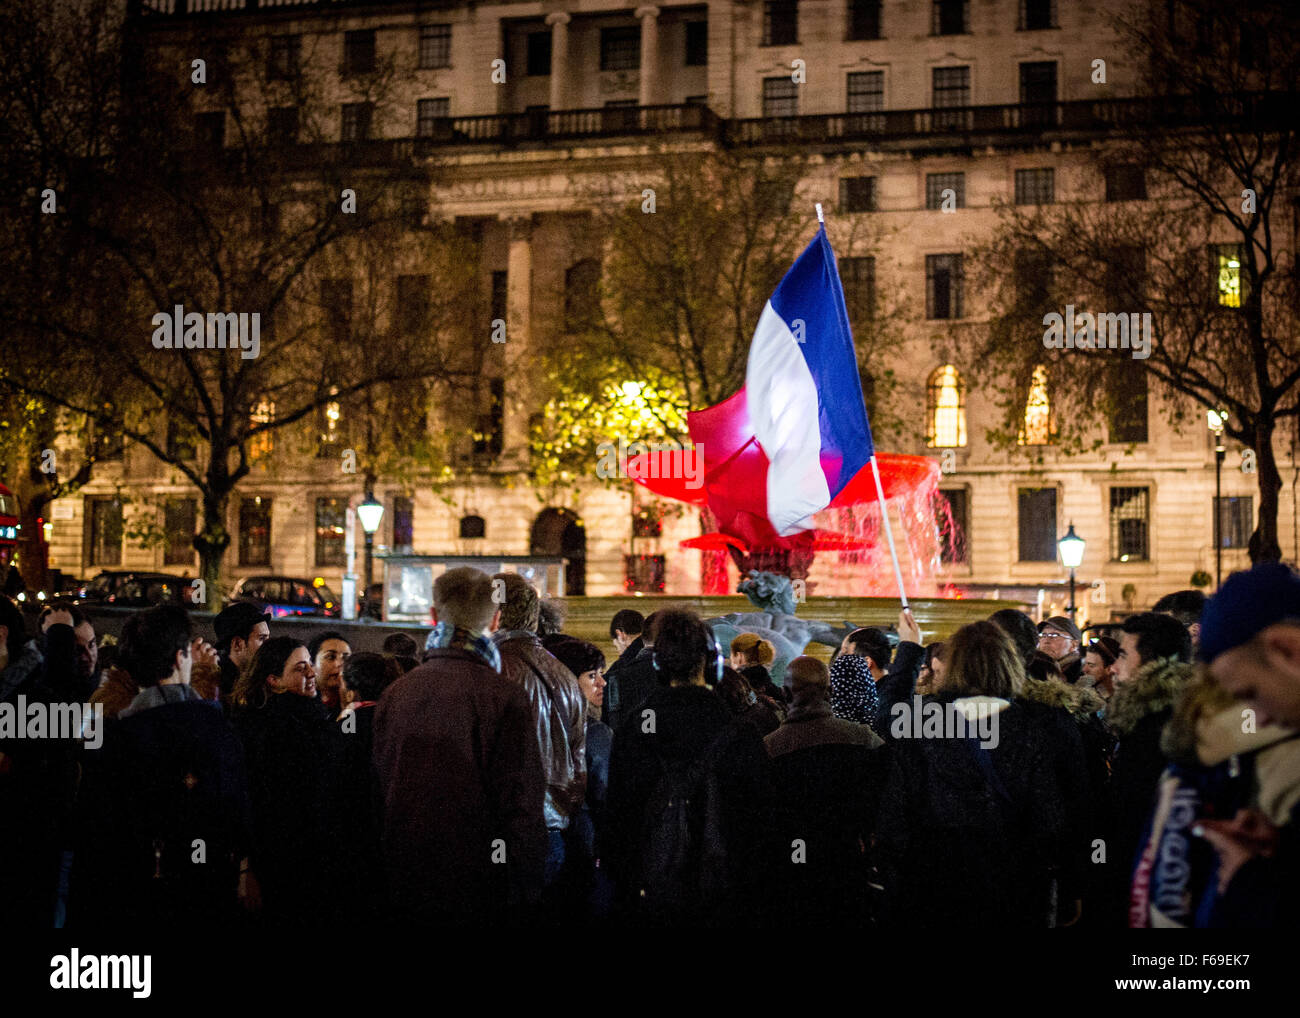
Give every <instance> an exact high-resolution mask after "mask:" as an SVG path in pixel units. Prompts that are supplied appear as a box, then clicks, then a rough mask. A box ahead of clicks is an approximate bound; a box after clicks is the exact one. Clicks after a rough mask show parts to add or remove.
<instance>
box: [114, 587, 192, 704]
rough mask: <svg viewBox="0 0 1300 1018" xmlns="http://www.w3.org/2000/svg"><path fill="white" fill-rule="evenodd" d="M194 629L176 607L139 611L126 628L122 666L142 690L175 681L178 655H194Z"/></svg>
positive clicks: (120, 657)
mask: <svg viewBox="0 0 1300 1018" xmlns="http://www.w3.org/2000/svg"><path fill="white" fill-rule="evenodd" d="M193 639H194V627H193V625H192V623H191V622H190V617H189V614H188V613H187V612H186V611H185V609H184V608H181V607H178V606H176V605H159V606H157V607H155V608H146V609H145V610H144V611H141V612H136V613H135V614H134V615H132V616H131V617H130V618H129V619H127V620H126V623H125V624H124V625H123V626H122V636H121V639H120V640H119V641H118V666H119V667H120V668H122V669H123V670H124V671H125V672H126V673H127V674H128V675H130V676H131V678H133V679H134V680H135V682H136V685H138V686H139V687H140V688H141V689H145V688H147V687H149V686H156V685H158V683H160V682H162V681H164V680H165V679H169V678H171V675H172V673H173V672H174V671H175V670H176V655H177V653H182V654H183V655H188V654H189V653H190V643H191V641H192V640H193Z"/></svg>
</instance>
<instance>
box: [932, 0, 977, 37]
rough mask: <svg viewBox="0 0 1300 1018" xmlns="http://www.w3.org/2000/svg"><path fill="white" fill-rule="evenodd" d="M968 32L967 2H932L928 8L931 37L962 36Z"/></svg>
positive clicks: (968, 13) (941, 0) (963, 0)
mask: <svg viewBox="0 0 1300 1018" xmlns="http://www.w3.org/2000/svg"><path fill="white" fill-rule="evenodd" d="M969 31H970V4H969V2H968V0H933V2H932V4H931V7H930V34H931V35H962V34H964V33H966V32H969Z"/></svg>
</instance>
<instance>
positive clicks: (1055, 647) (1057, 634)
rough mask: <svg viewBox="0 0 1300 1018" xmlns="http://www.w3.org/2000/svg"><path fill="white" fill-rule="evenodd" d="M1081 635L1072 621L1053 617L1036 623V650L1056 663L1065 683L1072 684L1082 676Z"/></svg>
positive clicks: (1058, 616) (1062, 617)
mask: <svg viewBox="0 0 1300 1018" xmlns="http://www.w3.org/2000/svg"><path fill="white" fill-rule="evenodd" d="M1082 644H1083V634H1082V633H1080V632H1079V627H1078V626H1076V625H1075V624H1074V620H1073V619H1070V618H1066V617H1065V616H1064V615H1053V616H1052V617H1051V618H1050V619H1044V620H1043V621H1042V622H1040V623H1038V649H1039V650H1040V651H1042V652H1043V653H1044V654H1046V655H1047V656H1048V657H1050V658H1051V659H1052V660H1053V661H1055V662H1056V665H1057V667H1058V668H1060V669H1061V674H1062V675H1064V676H1065V681H1066V682H1069V683H1070V684H1072V685H1073V684H1074V683H1076V682H1078V681H1079V678H1080V677H1081V676H1082V675H1083V654H1082V652H1081V651H1080V647H1081V646H1082Z"/></svg>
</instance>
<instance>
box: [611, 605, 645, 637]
mask: <svg viewBox="0 0 1300 1018" xmlns="http://www.w3.org/2000/svg"><path fill="white" fill-rule="evenodd" d="M644 627H645V618H644V617H643V616H642V615H641V613H640V612H639V611H637V610H636V609H634V608H621V609H619V610H618V611H616V612H615V613H614V617H613V618H612V619H610V620H609V638H610V639H611V640H612V639H614V635H615V634H616V633H618V632H619V631H620V630H621V631H622V632H623V633H625V634H626V635H627V636H631V637H637V636H640V635H641V630H642V629H643V628H644Z"/></svg>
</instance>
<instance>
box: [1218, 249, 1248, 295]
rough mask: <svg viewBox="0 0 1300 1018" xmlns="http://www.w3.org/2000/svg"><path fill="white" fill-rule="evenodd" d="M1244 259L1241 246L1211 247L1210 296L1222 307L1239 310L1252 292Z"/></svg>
mask: <svg viewBox="0 0 1300 1018" xmlns="http://www.w3.org/2000/svg"><path fill="white" fill-rule="evenodd" d="M1243 257H1244V248H1243V247H1242V246H1241V245H1240V244H1211V245H1210V295H1211V299H1212V300H1213V301H1214V303H1215V304H1218V305H1219V306H1220V307H1225V308H1239V307H1241V303H1242V299H1243V298H1244V297H1246V296H1247V294H1249V292H1250V287H1249V285H1248V283H1247V278H1248V277H1247V276H1246V270H1245V266H1244V264H1243Z"/></svg>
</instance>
